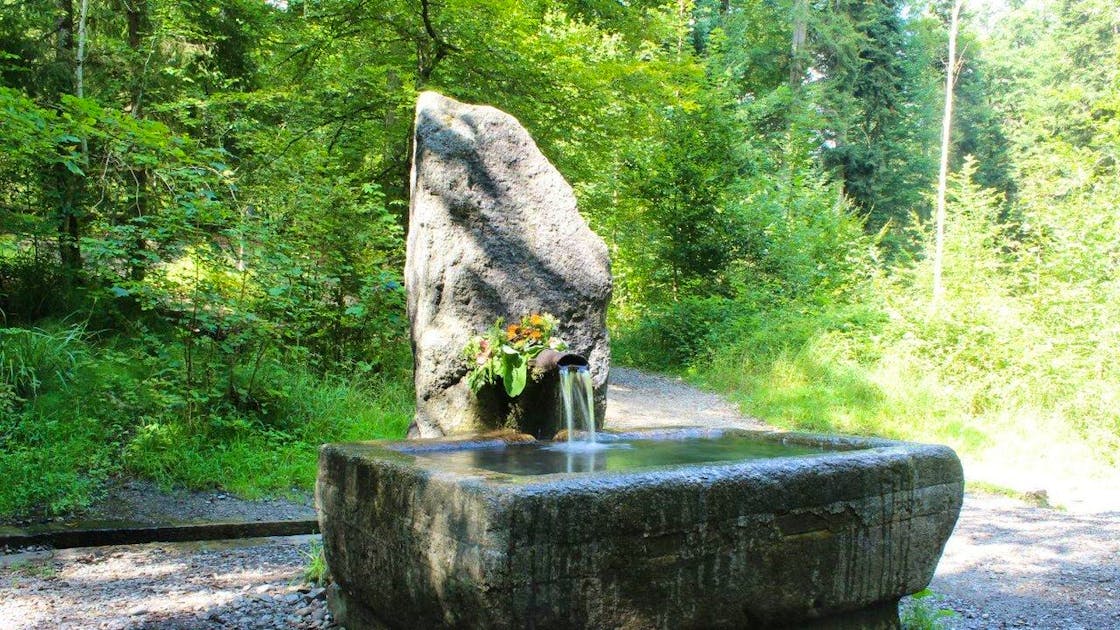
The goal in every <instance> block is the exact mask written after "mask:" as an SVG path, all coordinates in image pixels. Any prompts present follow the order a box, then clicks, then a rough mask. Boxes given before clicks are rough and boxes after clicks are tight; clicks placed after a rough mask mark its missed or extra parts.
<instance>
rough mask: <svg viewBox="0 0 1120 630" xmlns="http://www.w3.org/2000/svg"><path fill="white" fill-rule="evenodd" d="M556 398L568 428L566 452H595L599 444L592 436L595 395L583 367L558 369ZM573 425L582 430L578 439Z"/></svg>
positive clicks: (588, 376)
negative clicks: (583, 450) (559, 399)
mask: <svg viewBox="0 0 1120 630" xmlns="http://www.w3.org/2000/svg"><path fill="white" fill-rule="evenodd" d="M560 395H561V399H562V402H563V404H564V422H565V423H567V429H568V444H567V447H568V449H569V450H578V449H587V450H595V449H596V448H597V447H599V446H600V445H599V444H598V442H597V440H596V437H595V393H594V388H593V386H592V383H591V370H589V369H588V367H587V366H586V365H562V366H560ZM577 423H578V427H579V428H580V429H583V431H582V432H581V433H579V438H578V439H577V433H576V428H577Z"/></svg>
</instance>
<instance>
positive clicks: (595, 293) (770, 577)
mask: <svg viewBox="0 0 1120 630" xmlns="http://www.w3.org/2000/svg"><path fill="white" fill-rule="evenodd" d="M415 129H416V132H415V137H414V146H415V157H414V161H413V168H412V182H411V184H412V191H411V204H410V210H409V234H408V247H407V257H406V262H405V286H406V289H407V291H408V314H409V319H410V322H411V340H412V348H413V358H414V371H413V373H414V379H415V383H414V384H415V390H416V415H415V416H414V418H413V423H412V427H411V428H410V430H409V436H410V437H416V438H422V439H418V440H412V441H403V442H369V443H356V444H330V445H326V446H324V447H323V448H322V450H321V452H320V457H319V479H318V484H317V486H316V500H317V502H318V507H319V519H320V529H321V530H322V533H323V541H324V550H325V553H326V560H327V564H328V566H329V568H330V571H331V574H332V575H333V577H334V580H335V585H334V586H333V587H332V590H331V595H330V605H331V609H332V610H333V611H334V614H335V616H336V618H337V619H338V620H340V621H341V622H342V623H343V624H344V625H345V626H346V627H347V628H350V630H360V629H363V628H384V627H391V628H410V629H411V628H436V627H455V628H564V629H569V628H666V629H670V628H720V627H724V628H730V627H735V628H761V627H775V626H786V627H796V628H808V627H818V628H839V627H848V628H880V627H881V628H891V627H897V626H898V600H899V598H900V597H902V596H903V595H906V594H908V593H914V592H917V591H919V590H921V589H922V588H924V587H925V586H926V585H927V584H928V583H929V580H930V578H931V577H932V576H933V571H934V568H935V566H936V564H937V560H938V558H939V557H940V555H941V551H942V547H943V546H944V544H945V542H946V540H947V539H948V537H949V534H950V532H951V531H952V529H953V525H954V523H955V522H956V519H957V515H958V512H959V511H960V507H961V497H962V489H963V488H962V479H961V467H960V462H959V461H958V460H957V457H956V455H954V454H953V452H952V451H951V450H950V449H948V448H945V447H941V446H925V445H920V444H907V443H902V442H891V441H886V440H873V439H856V438H836V437H826V436H817V435H802V434H790V433H775V432H759V431H754V432H751V431H743V430H727V431H705V430H695V429H694V430H677V431H661V432H657V431H652V432H649V431H647V432H639V433H631V434H625V435H614V436H613V438H611V437H610V436H609V435H608V436H606V437H604V438H603V439H608V440H609V439H613V440H614V441H615V442H617V443H616V444H612V445H611V446H614V447H615V448H606V449H600V450H598V451H595V450H591V451H590V452H586V453H575V452H572V451H571V450H569V451H557V450H554V449H552V448H550V447H552V446H557V445H550V444H549V443H546V442H538V441H536V440H535V439H534V438H533V437H532V436H536V437H537V438H541V437H546V436H547V437H550V436H553V435H555V434H556V432H557V431H558V430H560V429H561V428H564V427H565V426H567V424H566V423H568V422H569V421H570V419H571V418H572V415H571V413H570V412H571V411H572V405H571V404H570V403H571V402H572V401H573V400H581V399H582V400H586V399H591V400H592V401H593V402H592V403H591V404H587V405H582V407H584V408H585V410H584V411H585V412H584V416H586V417H585V418H584V421H585V422H584V425H583V426H585V427H586V432H587V434H588V435H589V436H590V435H591V434H592V433H593V431H592V429H593V428H594V427H597V426H598V427H601V426H602V423H603V420H604V417H605V412H606V404H607V400H606V393H607V386H608V381H609V368H610V343H609V335H608V333H607V329H606V309H607V305H608V303H609V302H610V296H611V286H612V284H611V272H610V260H609V256H608V248H607V246H606V244H605V243H604V242H603V241H602V239H600V238H599V237H598V236H596V235H595V234H594V232H592V231H591V229H590V228H589V227H588V225H587V223H586V222H585V221H584V219H583V218H582V216H581V215H580V213H579V211H578V209H577V207H576V198H575V195H574V194H573V192H572V189H571V187H570V186H569V185H568V184H567V182H566V181H564V178H563V177H561V175H560V173H559V172H558V171H557V170H556V169H555V168H554V167H553V166H552V164H551V163H549V161H548V160H547V159H546V158H545V157H544V155H543V154H542V153H541V152H540V150H539V149H538V148H537V147H536V145H535V144H534V143H533V140H532V138H530V136H529V133H528V132H527V131H526V130H525V129H524V128H523V127H521V125H520V124H519V123H518V122H517V121H516V120H515V119H514V118H513V117H512V116H509V115H508V114H505V113H504V112H501V111H499V110H497V109H494V108H491V107H481V106H474V105H467V104H464V103H459V102H457V101H454V100H452V99H449V98H446V97H444V96H442V95H439V94H436V93H432V92H428V93H424V94H422V95H420V97H419V99H418V101H417V108H416V121H415ZM530 313H549V314H551V315H552V316H554V317H555V318H556V321H557V327H556V331H555V332H556V333H557V334H558V335H559V336H560V337H561V338H562V339H563V340H564V341H566V343H567V344H568V351H569V352H573V353H576V354H578V355H580V357H582V358H583V359H584V365H586V370H585V371H577V376H578V378H577V379H576V381H578V382H580V383H582V384H581V388H582V391H583V392H584V394H585V396H584V397H583V398H580V397H578V396H577V397H572V396H568V395H567V394H570V393H571V391H570V390H568V389H565V388H566V387H568V385H570V384H571V383H572V382H573V381H572V379H564V378H559V379H558V378H557V377H556V374H555V373H552V374H539V375H537V378H534V379H533V382H531V383H529V384H528V385H527V386H526V388H525V390H524V391H523V392H522V393H521V394H520V395H519V396H517V397H509V396H503V395H502V390H500V389H499V388H497V387H495V386H494V385H489V386H488V387H489V390H486V389H482V390H479V391H472V390H471V389H469V387H468V378H467V374H468V371H469V370H471V369H472V367H471V363H470V361H469V360H467V359H466V358H464V356H463V353H464V348H465V347H466V346H467V343H468V341H469V339H470V338H471V335H474V334H477V333H478V332H479V331H482V330H485V329H486V328H487V327H488V326H491V325H492V324H494V323H495V322H496V321H505V322H514V321H518V320H519V319H520V318H522V317H525V316H527V315H529V314H530ZM511 334H512V333H511ZM511 338H512V337H511ZM538 356H539V355H538ZM474 359H475V361H476V362H477V360H478V357H474ZM568 376H571V374H568ZM565 383H567V384H568V385H565ZM558 387H559V390H558V389H557V388H558ZM558 391H559V392H561V393H563V394H564V395H558ZM557 401H565V406H564V408H565V411H564V413H563V414H560V413H559V410H558V408H557V404H558V403H557ZM561 417H563V418H564V421H563V423H562V421H561ZM682 421H687V418H682ZM571 426H575V425H571ZM496 429H505V430H506V433H505V435H508V436H516V439H514V438H512V437H511V438H506V439H490V440H485V439H480V438H477V437H474V438H472V437H469V436H471V435H475V436H477V435H480V434H482V435H485V434H488V432H492V431H494V430H496ZM572 433H573V432H569V435H571V434H572ZM621 443H625V445H628V446H625V445H623V444H621ZM569 446H573V445H569ZM574 446H580V448H581V449H584V450H587V449H586V448H584V447H585V446H586V445H574Z"/></svg>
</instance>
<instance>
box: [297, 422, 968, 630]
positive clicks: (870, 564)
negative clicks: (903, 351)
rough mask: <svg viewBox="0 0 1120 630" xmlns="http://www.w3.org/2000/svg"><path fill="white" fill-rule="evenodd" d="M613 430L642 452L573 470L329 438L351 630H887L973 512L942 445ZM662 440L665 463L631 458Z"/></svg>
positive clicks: (438, 447)
mask: <svg viewBox="0 0 1120 630" xmlns="http://www.w3.org/2000/svg"><path fill="white" fill-rule="evenodd" d="M621 438H622V439H625V440H627V441H631V442H632V443H633V444H634V445H635V446H634V448H633V451H632V452H631V454H627V451H626V450H619V451H607V452H603V453H597V454H593V455H582V456H575V457H576V459H575V461H574V462H573V461H571V460H570V461H569V462H568V466H567V467H565V466H563V465H562V464H558V463H557V461H558V460H557V457H556V456H555V455H549V456H548V457H546V458H545V459H548V460H550V461H551V462H553V463H552V464H548V465H540V464H529V462H539V460H540V459H541V457H539V456H540V455H541V452H540V451H539V450H537V449H539V443H524V442H506V441H502V440H446V439H437V440H423V441H406V442H369V443H355V444H334V445H326V446H324V447H323V449H322V451H321V452H320V461H319V471H320V472H319V479H318V485H317V490H316V496H317V502H318V506H319V515H320V522H321V528H322V531H323V541H324V549H325V553H326V558H327V562H328V564H329V566H330V568H331V572H332V575H333V577H334V579H335V582H336V584H335V586H334V587H333V591H332V595H331V600H332V601H331V605H332V610H333V611H334V612H335V614H336V615H337V616H338V617H339V618H340V620H341V622H342V623H343V624H344V625H345V626H346V627H348V628H352V629H354V628H380V627H391V628H429V627H462V628H721V627H722V628H731V627H735V628H766V627H796V628H809V627H815V628H894V627H897V626H898V600H899V598H901V597H902V596H904V595H907V594H909V593H914V592H917V591H920V590H921V589H923V588H925V586H926V585H927V584H928V583H929V581H930V579H931V578H932V576H933V572H934V569H935V568H936V565H937V560H938V558H939V557H940V555H941V552H942V549H943V547H944V544H945V542H946V540H947V539H948V537H949V534H950V533H951V532H952V529H953V525H954V524H955V522H956V519H957V515H958V513H959V511H960V507H961V499H962V493H963V481H962V474H961V466H960V462H959V460H958V459H957V457H956V455H955V454H954V453H953V451H952V450H951V449H949V448H947V447H943V446H930V445H922V444H913V443H905V442H895V441H888V440H880V439H857V438H838V437H829V436H819V435H810V434H792V433H779V432H767V431H746V430H723V431H714V430H681V431H654V432H645V433H642V432H639V433H631V434H626V435H623V436H621ZM650 443H658V444H660V446H656V445H655V446H654V450H656V451H658V452H660V453H662V454H664V453H668V455H666V456H665V457H661V456H658V457H654V458H652V459H651V458H646V457H644V456H641V455H636V454H633V452H636V451H638V450H639V448H648V447H649V444H650ZM705 445H706V446H705ZM741 447H743V448H741ZM674 449H675V450H676V451H677V452H678V453H679V454H684V455H683V456H678V457H677V459H674V458H673V455H672V452H673V451H674ZM535 450H536V452H531V451H535ZM615 453H620V454H621V455H620V456H618V457H616V456H615ZM590 457H595V458H596V460H595V462H590V459H589V458H590ZM581 458H582V459H581ZM612 458H614V459H612ZM720 458H722V459H720ZM703 459H709V460H711V461H697V460H703ZM680 461H690V463H679V462H680ZM502 462H507V463H505V464H503V463H502ZM509 462H513V463H509ZM523 464H524V465H523ZM569 467H570V468H571V469H572V470H573V472H567V469H568V468H569Z"/></svg>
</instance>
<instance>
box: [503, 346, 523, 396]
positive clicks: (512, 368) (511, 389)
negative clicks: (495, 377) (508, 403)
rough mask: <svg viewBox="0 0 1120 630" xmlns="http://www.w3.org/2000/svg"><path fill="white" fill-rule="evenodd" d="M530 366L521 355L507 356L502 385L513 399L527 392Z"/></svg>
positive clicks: (504, 361) (504, 363) (504, 362)
mask: <svg viewBox="0 0 1120 630" xmlns="http://www.w3.org/2000/svg"><path fill="white" fill-rule="evenodd" d="M528 377H529V366H528V364H526V363H525V359H524V358H522V357H521V355H519V354H507V355H505V358H504V360H503V361H502V385H503V386H504V387H505V388H506V393H507V394H509V395H510V397H511V398H513V397H516V396H518V395H519V394H520V393H521V392H522V391H524V390H525V382H526V381H527V380H528Z"/></svg>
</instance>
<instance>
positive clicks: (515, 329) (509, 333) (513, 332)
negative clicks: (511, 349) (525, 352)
mask: <svg viewBox="0 0 1120 630" xmlns="http://www.w3.org/2000/svg"><path fill="white" fill-rule="evenodd" d="M520 333H521V327H520V326H518V325H517V324H510V325H509V328H506V339H509V340H510V341H513V340H514V339H517V335H519V334H520Z"/></svg>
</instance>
